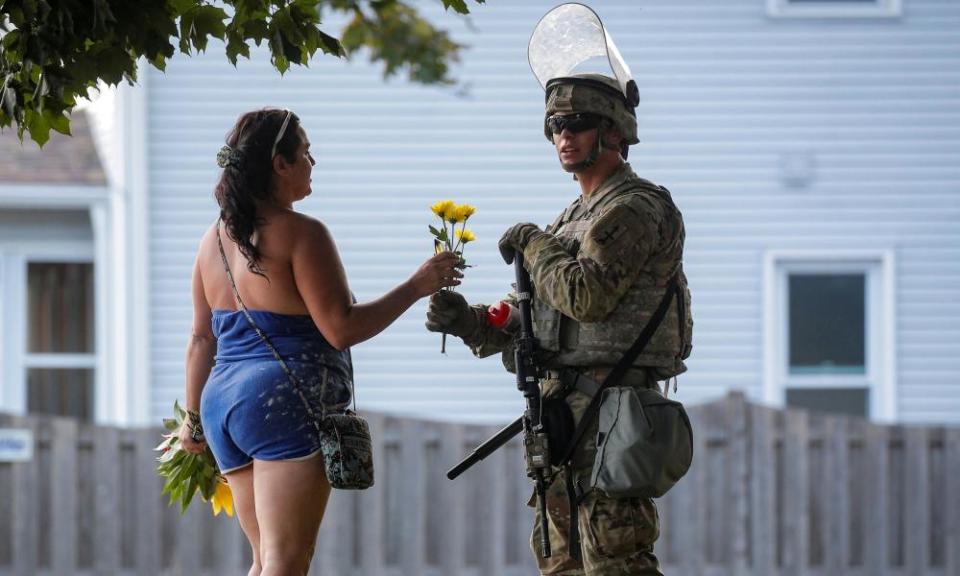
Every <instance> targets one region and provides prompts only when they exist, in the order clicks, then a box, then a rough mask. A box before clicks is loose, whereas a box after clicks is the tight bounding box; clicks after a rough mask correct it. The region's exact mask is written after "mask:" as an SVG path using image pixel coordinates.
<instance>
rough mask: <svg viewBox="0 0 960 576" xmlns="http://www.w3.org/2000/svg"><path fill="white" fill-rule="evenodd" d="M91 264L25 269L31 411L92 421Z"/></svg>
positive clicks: (50, 264) (54, 264)
mask: <svg viewBox="0 0 960 576" xmlns="http://www.w3.org/2000/svg"><path fill="white" fill-rule="evenodd" d="M93 286H94V284H93V264H91V263H89V262H30V263H28V264H27V359H28V360H29V361H30V362H31V363H30V368H29V369H28V370H27V381H26V387H27V393H26V396H27V410H28V411H29V412H31V413H38V414H54V415H58V416H73V417H76V418H80V419H82V420H90V419H92V417H93V407H94V369H93V368H91V365H92V361H93V358H94V356H93V355H94V352H95V345H94V324H95V322H94V309H93V291H94V288H93Z"/></svg>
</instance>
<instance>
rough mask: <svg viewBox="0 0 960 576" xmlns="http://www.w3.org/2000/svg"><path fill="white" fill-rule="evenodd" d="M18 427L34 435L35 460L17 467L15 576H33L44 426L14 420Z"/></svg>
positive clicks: (15, 469)
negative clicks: (41, 436)
mask: <svg viewBox="0 0 960 576" xmlns="http://www.w3.org/2000/svg"><path fill="white" fill-rule="evenodd" d="M13 423H14V425H16V426H22V427H23V428H28V429H29V430H30V432H31V433H32V434H33V441H34V443H33V459H32V460H30V461H29V462H19V463H17V464H14V465H13V466H15V468H14V478H13V494H16V495H17V497H16V498H14V501H13V527H12V529H13V538H12V541H13V550H12V552H13V573H14V574H17V575H18V576H33V575H34V574H36V573H37V564H38V560H39V559H38V557H37V554H38V542H37V539H38V537H39V533H40V530H39V526H40V522H39V519H38V517H39V513H40V498H41V497H42V495H41V494H40V493H39V486H40V483H39V480H40V458H41V453H40V452H41V445H40V433H41V431H40V426H39V422H38V421H37V420H36V419H32V418H13Z"/></svg>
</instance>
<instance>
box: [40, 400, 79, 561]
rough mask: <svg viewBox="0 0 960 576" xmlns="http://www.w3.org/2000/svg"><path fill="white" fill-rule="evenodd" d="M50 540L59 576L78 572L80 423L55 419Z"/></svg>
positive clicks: (50, 496) (53, 419)
mask: <svg viewBox="0 0 960 576" xmlns="http://www.w3.org/2000/svg"><path fill="white" fill-rule="evenodd" d="M49 422H50V424H51V428H52V433H53V437H52V438H51V443H52V450H51V452H52V453H51V463H50V475H51V479H50V480H51V482H50V488H51V491H52V494H48V495H44V496H46V497H47V498H49V499H50V500H49V501H50V502H51V506H50V507H51V510H50V516H51V527H50V534H48V535H46V537H47V538H50V544H51V551H52V552H53V558H52V563H51V568H52V569H53V572H54V573H55V574H72V573H73V572H74V571H76V569H77V448H78V447H77V421H76V420H73V419H68V418H51V419H50V421H49Z"/></svg>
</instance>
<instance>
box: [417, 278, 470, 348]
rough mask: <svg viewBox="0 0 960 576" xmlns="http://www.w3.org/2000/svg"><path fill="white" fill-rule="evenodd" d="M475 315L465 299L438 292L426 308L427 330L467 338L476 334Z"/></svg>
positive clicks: (456, 295)
mask: <svg viewBox="0 0 960 576" xmlns="http://www.w3.org/2000/svg"><path fill="white" fill-rule="evenodd" d="M477 327H478V320H477V315H476V314H474V312H473V310H472V309H471V308H470V305H469V304H467V301H466V299H464V297H463V296H461V295H460V294H458V293H456V292H451V291H450V290H440V291H439V292H436V293H435V294H434V295H433V296H431V297H430V303H429V304H428V306H427V330H429V331H431V332H445V333H447V334H453V335H454V336H459V337H460V338H467V337H469V336H470V335H472V334H473V333H474V332H476V330H477Z"/></svg>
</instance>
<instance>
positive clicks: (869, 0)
mask: <svg viewBox="0 0 960 576" xmlns="http://www.w3.org/2000/svg"><path fill="white" fill-rule="evenodd" d="M787 1H788V2H789V3H790V4H877V3H878V2H879V1H880V0H787Z"/></svg>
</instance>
